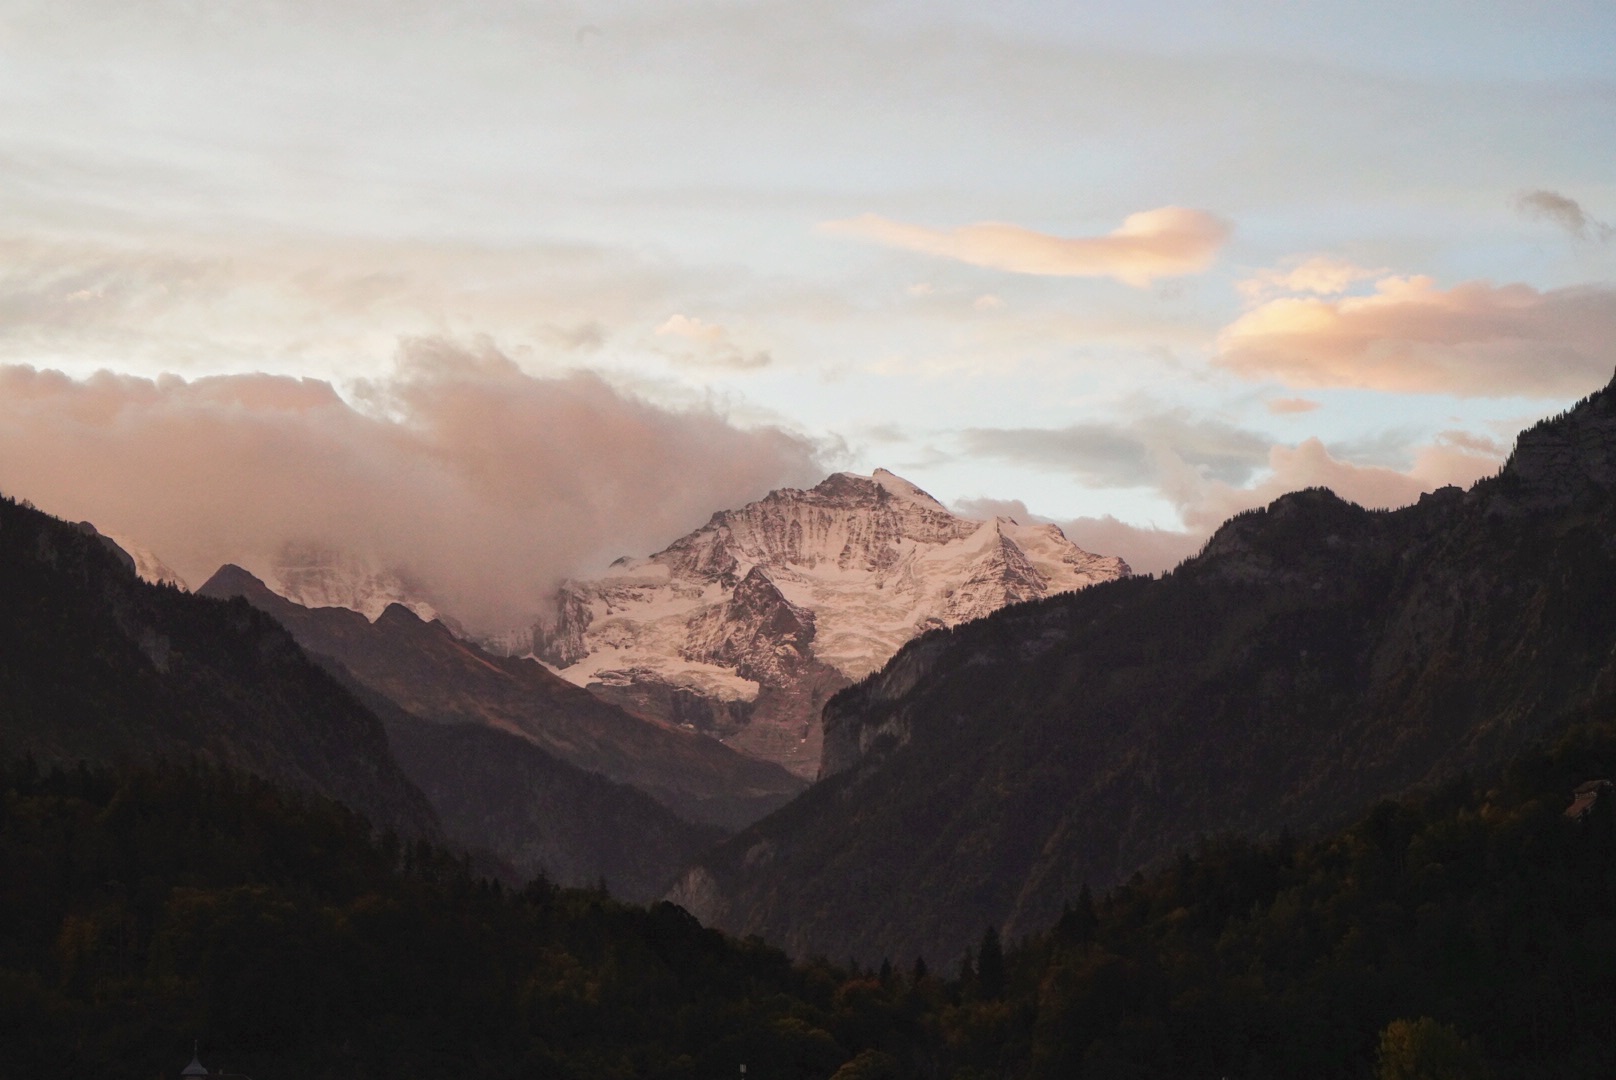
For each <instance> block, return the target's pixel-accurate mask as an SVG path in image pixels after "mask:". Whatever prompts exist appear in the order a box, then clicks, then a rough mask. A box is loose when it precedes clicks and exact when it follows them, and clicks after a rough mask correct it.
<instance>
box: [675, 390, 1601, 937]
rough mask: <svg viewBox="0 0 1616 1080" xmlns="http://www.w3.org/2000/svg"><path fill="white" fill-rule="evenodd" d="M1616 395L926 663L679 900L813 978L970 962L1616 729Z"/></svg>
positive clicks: (952, 634) (930, 649) (1060, 606)
mask: <svg viewBox="0 0 1616 1080" xmlns="http://www.w3.org/2000/svg"><path fill="white" fill-rule="evenodd" d="M1612 596H1616V391H1613V390H1612V389H1609V388H1607V389H1605V390H1603V391H1600V392H1599V393H1596V394H1594V395H1592V396H1591V397H1590V398H1588V399H1586V400H1585V401H1584V402H1583V403H1581V404H1580V405H1578V406H1577V407H1576V408H1575V409H1573V410H1572V411H1570V412H1569V413H1567V414H1565V415H1563V416H1561V417H1558V418H1555V419H1554V420H1551V421H1545V422H1544V423H1542V424H1539V425H1538V426H1536V427H1534V428H1533V429H1531V430H1529V431H1527V432H1525V433H1523V434H1522V435H1521V437H1520V439H1519V441H1518V443H1517V446H1516V449H1515V452H1514V454H1513V455H1512V457H1511V459H1510V460H1509V462H1508V463H1507V465H1506V466H1505V468H1504V469H1503V470H1502V472H1501V474H1500V475H1499V476H1498V477H1496V478H1494V479H1489V480H1484V481H1481V482H1479V483H1478V484H1476V485H1475V486H1474V487H1473V488H1472V489H1471V490H1470V491H1468V492H1464V491H1460V490H1458V489H1456V488H1448V489H1444V490H1441V491H1438V492H1436V493H1433V494H1431V495H1428V496H1425V497H1424V498H1422V499H1421V500H1420V502H1419V503H1418V504H1417V505H1414V506H1410V507H1407V508H1404V509H1402V510H1398V511H1395V512H1371V511H1366V510H1364V509H1362V508H1360V507H1358V506H1355V505H1352V504H1349V503H1346V502H1344V501H1342V500H1341V499H1339V498H1337V497H1336V496H1335V495H1333V494H1332V493H1330V492H1329V491H1326V490H1321V489H1316V490H1309V491H1303V492H1297V493H1295V494H1291V495H1287V496H1284V497H1283V498H1280V499H1278V500H1276V501H1275V502H1274V503H1273V504H1271V505H1270V506H1268V507H1267V508H1266V509H1262V510H1257V511H1252V512H1249V513H1246V514H1242V515H1240V516H1238V517H1236V518H1234V519H1232V520H1231V521H1229V522H1228V523H1226V524H1225V525H1224V526H1223V527H1222V528H1221V529H1219V530H1218V532H1217V533H1216V534H1215V535H1214V536H1213V537H1212V539H1211V540H1210V541H1209V542H1208V544H1207V545H1206V548H1205V550H1204V551H1203V552H1202V553H1201V554H1200V555H1199V556H1198V557H1196V558H1194V559H1191V560H1189V561H1187V562H1186V563H1184V564H1183V565H1182V566H1181V567H1180V568H1179V569H1177V570H1176V571H1174V572H1173V573H1171V574H1170V575H1168V576H1166V577H1165V578H1163V579H1161V580H1149V579H1139V578H1133V579H1127V580H1121V581H1115V582H1111V583H1108V584H1103V585H1099V586H1096V587H1094V588H1091V589H1087V590H1084V591H1082V592H1079V593H1073V594H1070V595H1063V596H1058V597H1053V598H1050V599H1047V600H1042V601H1037V602H1033V603H1028V604H1022V605H1018V606H1015V607H1012V608H1009V609H1007V610H1004V611H1001V612H999V613H997V614H995V615H992V616H989V617H988V618H986V619H982V620H980V621H977V622H974V623H970V624H968V625H964V626H961V627H958V628H956V629H953V630H942V631H934V632H932V633H929V634H927V635H925V636H923V637H921V638H920V639H918V640H917V641H915V642H913V643H912V644H910V645H909V646H908V647H906V648H905V649H904V650H902V651H901V652H900V653H899V654H898V655H897V656H896V657H894V658H893V659H892V660H891V661H890V662H889V663H888V664H887V665H886V667H885V668H884V669H883V670H882V671H881V672H880V673H878V674H876V675H875V676H873V677H871V678H869V679H866V680H864V681H863V682H861V683H860V684H859V685H857V686H855V687H853V688H851V689H849V690H846V691H843V692H842V693H841V694H839V695H838V696H837V697H836V698H834V699H833V700H832V701H831V703H830V704H829V706H828V707H827V709H826V712H825V764H826V773H827V778H826V779H825V780H823V781H822V782H821V783H819V784H817V785H816V786H815V787H814V788H812V789H811V790H810V791H808V792H807V793H806V794H805V795H804V796H803V797H802V798H800V799H798V800H797V801H796V802H794V803H792V804H791V805H789V806H787V807H786V808H784V809H783V810H781V811H780V812H778V813H777V814H775V815H773V816H771V817H769V818H767V819H765V820H764V821H761V822H759V823H758V824H757V825H755V826H753V827H752V828H751V829H748V830H746V831H745V832H743V833H742V834H740V835H739V836H737V837H735V838H733V839H732V840H730V841H728V842H726V843H725V844H724V845H723V846H721V847H720V848H718V849H716V850H715V851H714V852H712V853H710V854H709V855H708V856H706V857H704V858H703V859H702V860H701V861H700V862H699V864H698V865H696V866H695V867H693V868H692V869H691V870H690V871H688V872H687V873H686V875H685V876H684V877H683V878H682V879H681V882H680V884H679V886H678V887H677V888H676V889H675V890H674V892H673V893H672V894H671V896H672V898H673V899H675V900H676V901H677V902H679V903H681V904H683V905H684V906H686V907H687V908H689V909H690V910H691V911H692V912H694V913H696V914H697V915H698V916H699V917H701V918H702V919H703V920H704V921H708V922H710V923H712V924H714V925H717V926H719V927H722V928H723V929H725V930H728V931H731V932H736V933H759V934H762V935H763V936H764V937H766V938H768V939H769V940H771V941H776V942H779V943H781V944H783V945H785V946H786V947H788V948H789V949H791V950H792V951H794V952H796V953H799V954H807V953H818V954H824V955H831V956H844V955H853V956H857V957H861V958H867V959H879V958H880V957H882V956H884V955H885V956H892V957H898V958H903V957H910V956H913V955H915V954H917V953H924V954H926V955H928V956H932V957H933V958H942V959H953V958H955V957H957V956H959V955H960V954H961V952H962V951H963V950H964V949H965V948H966V947H967V946H968V945H970V944H971V943H972V942H974V941H975V940H976V939H977V938H978V936H979V935H980V934H981V932H982V927H983V926H984V925H989V924H991V925H993V926H996V927H999V928H1000V929H1001V930H1002V931H1003V932H1004V933H1005V934H1006V935H1008V936H1010V937H1016V936H1020V935H1022V934H1025V933H1028V932H1031V931H1034V930H1037V929H1040V928H1042V927H1045V926H1047V925H1049V924H1050V923H1051V922H1052V921H1053V920H1054V919H1055V918H1056V917H1057V916H1058V915H1059V913H1060V911H1061V907H1062V904H1063V903H1064V902H1066V901H1068V900H1070V899H1072V898H1073V897H1075V896H1076V895H1077V894H1078V892H1079V891H1080V889H1081V887H1082V886H1083V884H1085V883H1088V884H1090V885H1092V886H1093V887H1095V888H1100V887H1103V886H1107V885H1109V884H1112V883H1115V882H1117V881H1120V880H1122V879H1125V878H1127V877H1128V876H1129V875H1130V874H1132V873H1133V872H1134V871H1135V870H1137V869H1139V868H1141V867H1146V866H1149V865H1151V864H1152V863H1155V862H1156V861H1158V860H1161V859H1163V858H1165V857H1167V856H1169V855H1171V854H1172V853H1173V852H1174V851H1175V850H1180V849H1183V848H1185V847H1188V846H1190V845H1191V844H1192V843H1193V842H1194V840H1195V838H1196V837H1197V836H1198V835H1202V834H1206V833H1218V832H1225V831H1234V832H1241V833H1246V834H1250V835H1255V836H1262V835H1272V834H1275V833H1277V832H1278V831H1280V830H1284V829H1291V830H1312V829H1315V828H1319V827H1323V826H1326V825H1329V824H1333V823H1338V822H1340V821H1343V820H1345V819H1346V818H1348V817H1350V816H1351V815H1352V814H1353V813H1355V812H1357V811H1359V810H1360V809H1361V808H1362V807H1363V806H1364V805H1365V804H1366V803H1368V802H1369V801H1371V800H1373V799H1376V798H1378V797H1381V796H1385V795H1389V794H1393V793H1398V792H1403V791H1405V790H1408V789H1410V788H1411V787H1414V786H1417V785H1421V784H1427V783H1433V782H1436V781H1438V780H1440V779H1442V778H1444V777H1448V776H1451V775H1453V774H1455V773H1457V772H1460V771H1462V770H1471V771H1475V772H1485V771H1487V770H1489V769H1492V768H1494V767H1496V765H1497V764H1498V763H1499V762H1501V761H1502V760H1504V759H1505V758H1506V757H1507V756H1508V755H1510V754H1511V753H1512V752H1514V751H1515V750H1517V749H1518V748H1520V747H1522V746H1523V745H1524V744H1527V743H1529V742H1530V741H1532V740H1535V739H1538V738H1540V737H1544V736H1548V735H1551V734H1552V733H1554V732H1556V731H1557V730H1559V729H1560V728H1562V727H1563V726H1564V725H1565V724H1566V723H1568V722H1569V721H1570V720H1571V719H1573V718H1576V717H1579V716H1586V715H1600V714H1602V713H1603V714H1607V715H1608V714H1609V712H1610V711H1611V710H1612V709H1613V708H1616V604H1613V603H1611V597H1612Z"/></svg>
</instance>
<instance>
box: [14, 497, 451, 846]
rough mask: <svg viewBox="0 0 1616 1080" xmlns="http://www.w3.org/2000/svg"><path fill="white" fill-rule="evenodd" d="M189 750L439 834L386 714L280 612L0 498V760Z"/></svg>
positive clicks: (98, 758) (410, 828) (384, 821)
mask: <svg viewBox="0 0 1616 1080" xmlns="http://www.w3.org/2000/svg"><path fill="white" fill-rule="evenodd" d="M25 753H26V754H32V755H33V756H34V757H35V759H36V760H38V761H40V762H42V763H66V764H71V763H73V762H75V761H80V760H84V761H90V762H112V761H141V760H155V759H159V758H175V757H178V758H188V757H192V756H194V757H197V758H200V759H203V760H211V761H217V762H222V763H225V764H228V765H231V766H234V767H236V768H238V769H242V770H244V771H247V772H251V773H254V774H256V775H259V776H262V777H264V778H266V779H269V780H272V781H274V782H276V783H279V784H284V785H287V786H290V787H293V788H298V789H301V790H304V791H314V792H318V793H320V794H323V795H326V796H329V797H332V798H336V799H340V800H342V801H343V802H345V803H347V804H348V805H350V806H352V807H354V808H355V809H357V810H359V811H361V812H363V813H364V814H366V815H368V816H369V817H370V818H371V820H372V821H374V822H376V823H377V824H378V825H384V826H390V827H392V828H394V829H397V830H399V831H401V832H404V833H406V834H409V835H435V834H436V832H437V823H436V821H435V819H434V817H433V814H432V811H431V809H430V808H429V806H428V805H427V802H426V799H425V798H424V797H423V796H422V794H421V792H419V791H418V790H416V788H415V787H414V786H413V785H412V784H410V782H409V781H408V780H406V779H405V777H404V775H403V773H402V772H401V771H400V770H399V768H398V765H397V764H396V762H395V761H394V760H393V757H392V755H391V753H390V752H389V750H388V748H387V741H386V735H385V733H384V732H383V730H382V726H381V723H380V722H379V721H378V720H377V719H376V717H375V716H374V715H373V714H371V713H370V712H369V711H368V710H367V709H366V708H365V707H364V706H363V705H361V704H360V703H359V702H358V701H356V700H355V699H354V698H353V696H352V695H351V694H349V693H348V692H347V691H346V690H344V689H343V688H342V687H341V686H340V685H338V683H337V682H336V681H335V680H334V679H332V677H331V676H330V675H329V674H327V673H326V672H325V671H323V670H321V669H320V667H319V666H318V665H316V664H315V663H314V662H313V661H311V660H310V659H309V658H308V657H307V656H305V655H304V653H303V651H302V650H301V649H299V648H298V647H297V645H296V643H295V642H293V640H292V638H291V636H290V635H289V634H287V633H286V631H285V630H283V629H282V628H281V627H280V626H279V625H277V624H276V623H275V622H274V620H272V619H269V618H266V617H265V616H263V615H261V614H260V613H258V612H256V611H254V610H253V609H252V608H250V607H249V606H247V605H246V604H242V603H221V602H219V601H216V600H207V599H202V598H198V597H194V596H190V595H188V594H186V593H183V592H180V591H179V590H177V589H174V588H169V587H160V586H154V585H149V584H147V583H146V582H143V581H141V580H140V579H139V578H138V577H136V575H135V562H134V560H133V559H132V558H131V557H130V556H129V555H128V554H127V553H125V552H123V551H121V550H118V549H117V548H116V546H115V545H114V544H112V543H111V542H110V541H108V540H107V539H106V538H105V537H101V536H99V535H98V534H96V533H95V530H94V529H93V528H92V527H90V526H88V525H85V526H74V525H69V524H67V523H65V522H62V521H58V520H56V519H55V518H51V517H49V516H47V515H45V514H42V513H40V512H38V511H36V510H33V509H31V508H29V507H27V506H23V505H19V504H17V503H14V502H12V501H10V500H6V499H0V757H5V758H9V757H13V756H16V755H21V754H25Z"/></svg>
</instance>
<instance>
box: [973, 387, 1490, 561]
mask: <svg viewBox="0 0 1616 1080" xmlns="http://www.w3.org/2000/svg"><path fill="white" fill-rule="evenodd" d="M965 441H966V445H967V447H968V448H969V449H970V450H971V452H974V453H978V454H982V455H986V456H991V457H997V458H1000V459H1002V460H1006V461H1012V462H1015V463H1017V464H1022V465H1034V466H1039V467H1043V468H1047V469H1051V470H1056V471H1061V472H1064V473H1067V474H1068V475H1072V476H1075V477H1077V478H1078V479H1079V480H1081V481H1082V482H1083V483H1085V484H1087V485H1089V486H1092V487H1130V488H1137V489H1144V490H1148V491H1151V492H1153V493H1154V494H1155V495H1157V496H1158V497H1160V498H1161V499H1162V500H1164V501H1165V502H1166V503H1167V504H1169V505H1170V506H1172V507H1173V508H1174V510H1175V511H1176V512H1177V514H1178V517H1179V520H1180V522H1181V523H1182V528H1181V529H1177V530H1173V529H1157V528H1141V527H1140V526H1136V525H1130V524H1127V523H1125V522H1120V521H1116V520H1115V519H1111V518H1106V517H1097V518H1083V519H1076V520H1073V521H1070V522H1067V521H1061V522H1060V524H1061V526H1062V528H1064V529H1066V531H1067V535H1068V536H1070V537H1071V538H1072V539H1073V540H1074V542H1076V543H1078V544H1079V545H1080V546H1082V547H1084V548H1087V549H1088V550H1090V551H1098V552H1102V553H1104V554H1115V555H1121V556H1122V557H1123V558H1124V559H1126V560H1128V562H1129V564H1130V565H1132V566H1134V567H1135V568H1136V569H1139V570H1149V571H1156V570H1165V569H1169V568H1170V567H1171V566H1173V565H1174V564H1176V563H1177V562H1178V561H1179V560H1180V559H1182V558H1183V557H1184V556H1186V555H1188V554H1190V553H1192V552H1193V551H1194V550H1195V549H1196V548H1198V547H1199V545H1200V544H1201V542H1202V541H1204V540H1205V539H1206V538H1207V537H1208V536H1210V535H1211V534H1212V532H1213V531H1214V530H1215V529H1216V528H1217V527H1218V526H1219V525H1220V524H1222V523H1223V522H1224V521H1226V520H1227V519H1228V518H1229V517H1230V516H1231V515H1233V514H1236V513H1239V512H1240V511H1242V510H1247V509H1250V508H1252V507H1256V506H1263V505H1266V504H1267V503H1269V502H1271V501H1272V500H1274V499H1276V498H1278V497H1279V496H1280V495H1283V494H1285V493H1286V492H1289V491H1296V490H1299V489H1301V488H1306V487H1328V488H1330V489H1331V490H1333V491H1335V493H1336V494H1338V495H1340V496H1341V497H1342V498H1344V499H1348V500H1350V501H1352V502H1356V503H1359V504H1360V505H1363V506H1369V507H1397V506H1403V505H1406V504H1408V503H1411V502H1414V501H1415V500H1417V499H1418V498H1419V497H1420V495H1422V494H1424V493H1425V492H1428V491H1432V490H1434V489H1436V488H1438V487H1443V486H1445V485H1448V484H1456V485H1459V486H1466V485H1468V484H1470V483H1473V482H1474V481H1476V480H1478V479H1480V478H1481V477H1483V476H1486V475H1488V474H1490V473H1491V472H1493V471H1494V470H1495V469H1496V468H1497V467H1498V465H1499V463H1500V462H1501V461H1502V460H1503V458H1504V456H1505V454H1506V452H1507V447H1505V446H1503V445H1502V444H1500V443H1498V442H1497V441H1495V440H1493V439H1491V438H1488V437H1486V436H1482V435H1476V434H1474V433H1470V432H1463V431H1445V432H1442V433H1440V434H1439V435H1437V436H1436V437H1435V438H1434V439H1431V440H1430V441H1429V442H1425V443H1421V444H1418V445H1411V444H1410V442H1409V441H1408V440H1397V439H1395V438H1392V437H1388V441H1393V442H1400V445H1399V447H1398V449H1399V450H1400V451H1401V452H1400V453H1399V454H1397V455H1396V456H1399V457H1405V458H1406V459H1407V460H1408V462H1409V464H1408V466H1407V467H1406V468H1398V467H1393V466H1392V465H1385V464H1366V463H1363V462H1361V461H1353V460H1350V459H1349V458H1348V457H1347V456H1345V453H1350V449H1349V450H1346V451H1345V452H1344V451H1343V449H1342V448H1338V449H1337V450H1335V451H1332V450H1331V449H1330V448H1329V447H1327V446H1325V444H1324V443H1323V442H1322V441H1321V440H1319V439H1317V438H1309V439H1304V440H1303V441H1301V442H1299V443H1296V444H1283V443H1276V442H1274V441H1273V440H1272V439H1269V438H1267V437H1265V436H1263V435H1261V434H1259V433H1257V432H1253V431H1246V430H1244V429H1241V428H1237V427H1234V426H1232V425H1228V424H1224V423H1221V422H1216V421H1204V420H1192V419H1190V418H1187V417H1185V416H1183V415H1178V414H1168V415H1157V416H1144V417H1138V418H1135V419H1132V420H1126V421H1119V422H1117V423H1114V424H1101V423H1096V424H1084V425H1076V426H1073V427H1068V428H1053V429H1037V428H1028V429H1019V430H999V431H976V432H970V433H968V434H967V436H966V440H965ZM1385 449H1386V448H1385V447H1379V448H1378V450H1380V451H1381V453H1379V454H1377V455H1375V456H1382V457H1384V456H1386V455H1385V454H1384V451H1385ZM961 506H962V507H964V508H967V509H970V510H973V511H976V512H984V511H987V510H990V509H992V508H993V507H998V508H999V509H998V510H995V511H994V512H996V513H1009V515H1010V516H1018V517H1019V516H1020V512H1018V511H1017V510H1015V509H1014V508H1015V507H1019V508H1020V511H1025V509H1026V508H1025V506H1023V505H1022V504H1020V503H1014V504H1012V503H1009V502H1003V501H996V500H991V499H974V500H966V501H965V502H963V503H962V504H961ZM1006 508H1010V509H1009V510H1007V509H1006ZM1037 520H1049V519H1044V518H1040V519H1037Z"/></svg>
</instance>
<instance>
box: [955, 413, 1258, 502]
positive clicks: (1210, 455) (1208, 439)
mask: <svg viewBox="0 0 1616 1080" xmlns="http://www.w3.org/2000/svg"><path fill="white" fill-rule="evenodd" d="M962 440H963V442H964V445H965V448H966V451H967V453H970V454H978V455H983V456H988V457H996V458H1000V459H1002V460H1006V461H1014V462H1017V463H1019V464H1025V465H1037V466H1041V467H1043V468H1050V469H1056V470H1059V471H1062V472H1067V473H1070V474H1072V475H1075V476H1077V477H1078V478H1079V479H1081V480H1082V481H1083V482H1084V483H1085V484H1088V485H1090V486H1093V487H1101V488H1108V487H1109V488H1127V487H1147V486H1152V485H1154V484H1155V483H1156V482H1157V481H1158V479H1159V477H1160V476H1161V475H1162V473H1163V470H1164V468H1188V469H1192V470H1195V471H1196V472H1197V473H1199V474H1201V475H1204V476H1207V477H1216V478H1219V479H1222V480H1225V481H1228V482H1231V483H1241V482H1243V481H1245V480H1246V479H1248V478H1249V477H1250V476H1251V475H1252V473H1253V472H1254V471H1255V470H1256V469H1259V468H1261V467H1262V465H1263V463H1264V462H1265V461H1266V460H1267V456H1268V447H1269V440H1268V439H1265V438H1263V437H1262V436H1260V435H1257V434H1255V433H1253V432H1249V431H1245V430H1242V429H1240V428H1237V427H1234V426H1232V425H1229V424H1225V423H1221V422H1219V421H1215V420H1193V419H1190V418H1189V417H1188V416H1186V415H1185V414H1183V413H1165V414H1159V415H1156V416H1148V417H1142V418H1139V419H1135V420H1132V421H1130V422H1127V423H1105V422H1091V423H1082V424H1072V425H1070V426H1068V427H1063V428H975V429H971V430H968V431H966V432H964V434H963V436H962Z"/></svg>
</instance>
